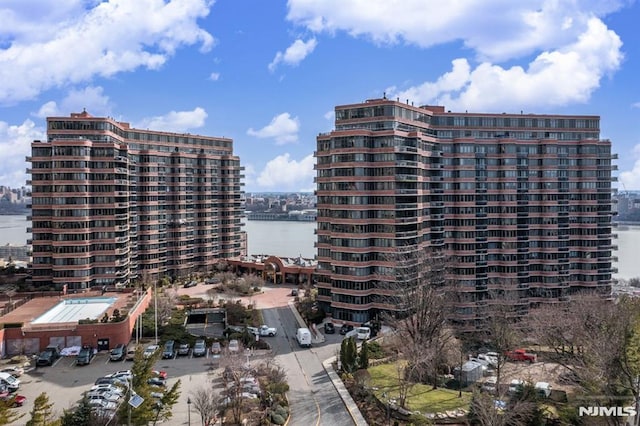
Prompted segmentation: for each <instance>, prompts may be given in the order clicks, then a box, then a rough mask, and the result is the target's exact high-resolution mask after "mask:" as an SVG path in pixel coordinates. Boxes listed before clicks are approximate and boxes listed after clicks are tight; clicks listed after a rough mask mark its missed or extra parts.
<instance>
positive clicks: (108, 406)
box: [89, 398, 118, 411]
mask: <svg viewBox="0 0 640 426" xmlns="http://www.w3.org/2000/svg"><path fill="white" fill-rule="evenodd" d="M89 405H90V406H91V407H92V408H98V409H101V410H109V411H111V410H115V409H116V408H117V407H118V404H117V403H115V402H113V401H107V400H106V399H95V398H94V399H89Z"/></svg>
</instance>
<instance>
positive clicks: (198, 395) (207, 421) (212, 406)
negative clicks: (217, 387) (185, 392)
mask: <svg viewBox="0 0 640 426" xmlns="http://www.w3.org/2000/svg"><path fill="white" fill-rule="evenodd" d="M191 403H192V404H193V407H194V408H195V410H196V411H197V412H198V414H200V418H201V419H202V425H203V426H212V425H214V424H215V422H216V421H217V418H218V414H219V413H220V408H221V404H220V394H219V393H218V392H216V391H214V390H213V388H212V387H211V386H202V387H200V388H198V389H196V390H195V391H193V392H191Z"/></svg>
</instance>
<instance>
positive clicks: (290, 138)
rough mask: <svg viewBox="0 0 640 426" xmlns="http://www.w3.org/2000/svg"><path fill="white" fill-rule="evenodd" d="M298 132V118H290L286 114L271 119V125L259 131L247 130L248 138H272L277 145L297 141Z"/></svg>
mask: <svg viewBox="0 0 640 426" xmlns="http://www.w3.org/2000/svg"><path fill="white" fill-rule="evenodd" d="M299 130H300V120H298V117H294V118H291V116H290V115H289V113H288V112H283V113H282V114H280V115H277V116H275V117H273V119H272V120H271V123H269V124H267V125H266V126H264V127H263V128H262V129H260V130H253V128H250V129H249V130H247V134H248V135H249V136H255V137H257V138H261V139H263V138H273V139H275V141H276V144H278V145H284V144H286V143H290V142H297V141H298V131H299Z"/></svg>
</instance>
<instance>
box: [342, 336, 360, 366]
mask: <svg viewBox="0 0 640 426" xmlns="http://www.w3.org/2000/svg"><path fill="white" fill-rule="evenodd" d="M340 362H341V364H342V370H343V371H344V372H346V373H353V372H354V371H356V369H357V367H358V347H357V346H356V341H355V339H354V338H353V337H348V338H346V339H344V340H343V341H342V344H341V345H340Z"/></svg>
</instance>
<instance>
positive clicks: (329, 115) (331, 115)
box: [324, 110, 336, 121]
mask: <svg viewBox="0 0 640 426" xmlns="http://www.w3.org/2000/svg"><path fill="white" fill-rule="evenodd" d="M324 118H325V120H329V121H333V120H335V119H336V112H335V110H331V111H327V112H325V113H324Z"/></svg>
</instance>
